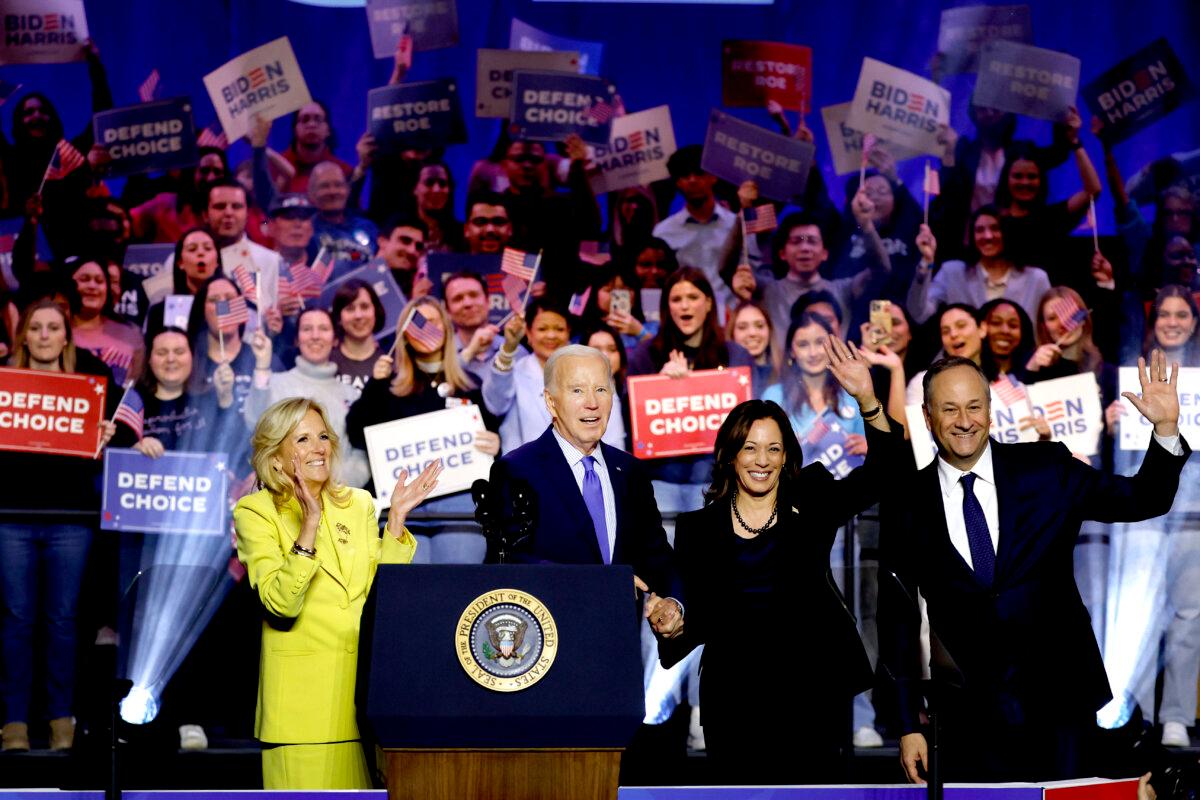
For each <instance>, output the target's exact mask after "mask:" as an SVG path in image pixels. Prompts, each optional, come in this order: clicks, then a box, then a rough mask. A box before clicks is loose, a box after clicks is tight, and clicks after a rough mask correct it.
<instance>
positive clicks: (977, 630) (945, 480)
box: [879, 351, 1191, 783]
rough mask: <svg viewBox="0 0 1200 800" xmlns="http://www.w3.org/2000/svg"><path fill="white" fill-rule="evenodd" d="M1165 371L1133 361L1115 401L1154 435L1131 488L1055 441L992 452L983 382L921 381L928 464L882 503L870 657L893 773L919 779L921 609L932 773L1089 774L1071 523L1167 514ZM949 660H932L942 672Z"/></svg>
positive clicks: (1170, 461)
mask: <svg viewBox="0 0 1200 800" xmlns="http://www.w3.org/2000/svg"><path fill="white" fill-rule="evenodd" d="M1177 376H1178V367H1177V366H1176V367H1175V369H1173V370H1168V368H1167V361H1166V358H1165V357H1164V356H1163V354H1162V353H1161V352H1159V351H1155V352H1154V353H1152V354H1151V358H1150V362H1149V364H1147V362H1146V361H1145V360H1144V359H1143V360H1141V361H1140V362H1139V379H1140V385H1141V394H1140V396H1139V395H1136V394H1133V393H1126V395H1125V396H1126V398H1128V399H1129V401H1130V402H1131V403H1133V405H1134V407H1135V408H1137V410H1138V411H1139V412H1140V413H1141V414H1142V416H1144V417H1145V418H1146V419H1147V421H1149V422H1150V423H1151V424H1152V425H1153V426H1154V437H1153V441H1152V442H1151V444H1150V447H1149V449H1148V450H1147V452H1146V456H1145V459H1144V460H1143V461H1142V466H1141V469H1140V470H1139V471H1138V474H1137V475H1135V476H1133V477H1131V478H1130V477H1122V476H1114V475H1110V474H1107V473H1105V472H1101V471H1099V470H1095V469H1093V468H1091V467H1090V466H1088V465H1086V464H1083V463H1081V462H1080V461H1079V460H1078V459H1076V458H1074V457H1072V455H1071V453H1070V452H1069V451H1068V450H1067V448H1066V447H1065V446H1063V445H1062V444H1060V443H1056V442H1032V443H1027V444H1002V443H1000V442H995V441H992V440H991V439H990V438H989V436H988V434H989V431H990V428H991V423H992V420H991V402H990V390H989V386H988V380H987V377H986V376H985V375H984V374H983V371H982V370H980V369H979V367H978V365H977V364H975V363H974V362H972V361H970V360H968V359H965V358H947V359H942V360H940V361H937V362H935V363H934V364H933V366H931V367H930V368H929V370H928V372H926V373H925V378H924V383H923V389H924V415H925V421H926V424H927V425H928V426H929V429H930V431H931V432H932V434H933V438H934V439H935V440H936V442H937V449H938V457H937V458H936V459H934V461H933V462H932V463H930V465H929V466H927V467H926V468H925V469H923V470H921V471H920V472H919V473H913V474H910V475H909V476H903V477H902V479H901V482H900V484H899V485H898V486H897V487H895V488H896V493H895V497H896V498H898V500H897V502H896V503H895V504H892V505H891V506H890V507H888V508H885V515H884V527H883V540H882V543H881V544H882V552H883V558H882V563H883V566H882V569H883V573H882V574H884V575H888V574H890V573H894V574H895V576H896V578H897V580H895V581H891V580H886V579H885V580H882V581H881V598H880V626H879V631H880V634H879V635H880V645H881V647H880V649H881V658H882V659H883V661H884V663H885V664H886V666H887V671H888V672H889V673H890V675H891V676H892V677H893V678H894V679H895V682H896V688H897V696H898V700H899V712H900V721H901V730H902V734H903V735H902V737H901V739H900V757H901V763H902V765H903V767H904V769H905V771H906V773H907V775H908V778H909V780H910V781H913V782H920V781H922V780H923V776H922V769H928V767H929V751H928V747H927V745H926V741H925V736H924V734H923V733H922V732H921V724H920V712H921V697H920V695H921V692H920V689H919V687H918V682H919V681H920V678H921V671H922V669H923V664H922V659H921V657H920V628H921V614H920V612H919V610H918V607H917V605H916V601H915V598H916V597H917V593H918V592H920V594H921V595H922V596H923V597H924V598H925V602H926V607H927V611H928V619H929V627H930V629H931V630H932V632H933V633H934V634H935V635H936V636H937V638H938V640H939V641H940V643H941V649H942V650H943V651H944V653H945V655H946V656H948V658H949V659H952V660H953V662H954V665H955V666H956V672H957V673H959V674H958V675H957V676H956V677H955V680H954V681H953V683H954V685H955V686H957V687H961V688H958V689H953V690H950V689H947V691H945V692H942V693H941V695H940V697H939V699H938V713H939V714H940V719H941V722H940V724H941V731H942V735H941V745H940V747H941V758H942V767H941V774H942V775H943V776H944V777H945V779H946V780H947V781H971V782H989V783H990V782H999V781H1013V780H1021V781H1043V780H1059V779H1071V778H1080V777H1084V776H1087V775H1092V774H1095V773H1094V772H1093V771H1092V769H1093V766H1092V765H1091V764H1090V763H1089V757H1090V756H1091V755H1092V754H1093V753H1094V752H1095V749H1094V744H1095V739H1094V737H1095V734H1096V712H1097V710H1099V709H1100V708H1101V707H1102V706H1103V705H1105V704H1106V703H1107V702H1108V701H1109V700H1110V699H1111V698H1112V692H1111V690H1110V687H1109V680H1108V676H1107V675H1106V674H1105V670H1104V663H1103V661H1102V659H1101V657H1100V652H1099V649H1098V647H1097V645H1096V639H1095V635H1094V634H1093V632H1092V626H1091V624H1090V622H1089V619H1088V614H1087V611H1086V609H1085V608H1084V605H1083V602H1082V600H1081V599H1080V594H1079V589H1078V588H1077V586H1076V580H1075V573H1074V564H1073V559H1072V551H1073V549H1074V547H1075V543H1076V540H1077V539H1078V538H1079V532H1080V526H1081V523H1082V522H1083V521H1084V520H1096V521H1100V522H1118V521H1123V522H1132V521H1137V520H1144V519H1149V518H1151V517H1154V516H1157V515H1159V514H1163V513H1166V511H1167V510H1168V509H1170V507H1171V503H1172V501H1173V500H1174V497H1175V492H1176V489H1177V487H1178V483H1179V474H1180V471H1181V470H1182V469H1183V465H1184V463H1185V462H1186V461H1187V458H1188V456H1189V455H1190V452H1191V450H1190V448H1189V447H1188V445H1187V443H1186V442H1185V441H1183V439H1182V437H1181V436H1180V435H1179V424H1178V423H1179V398H1178V395H1177V392H1176V380H1177ZM946 660H947V659H942V660H941V661H942V663H945V662H946Z"/></svg>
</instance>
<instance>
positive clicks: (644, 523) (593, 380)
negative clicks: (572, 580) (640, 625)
mask: <svg viewBox="0 0 1200 800" xmlns="http://www.w3.org/2000/svg"><path fill="white" fill-rule="evenodd" d="M545 385H546V390H545V399H546V407H547V408H548V409H549V411H550V416H551V418H552V420H553V421H552V424H551V426H550V427H549V428H547V429H546V432H545V433H543V434H542V435H541V436H540V437H538V438H537V439H535V440H534V441H532V442H529V443H527V444H525V445H522V446H521V447H518V448H517V449H516V450H514V451H512V452H511V453H506V454H505V455H504V457H503V458H501V459H499V460H497V461H496V462H495V463H494V464H493V466H492V479H491V483H492V488H493V492H494V494H495V496H496V497H498V498H499V501H500V504H501V517H502V519H501V524H502V525H503V526H504V527H505V529H506V530H508V531H513V530H515V529H516V528H518V527H519V526H520V522H521V521H520V519H519V518H518V517H519V516H520V513H519V512H514V510H513V499H514V497H515V496H516V495H517V494H518V493H519V492H522V491H523V492H525V493H527V494H528V495H529V496H530V501H531V502H530V506H531V508H530V509H529V517H530V519H531V522H532V530H531V533H530V535H529V537H528V538H526V539H525V540H523V541H521V542H520V543H518V544H517V545H516V546H515V547H514V548H513V550H512V552H510V553H509V554H508V555H507V556H506V558H508V559H509V560H511V561H514V562H517V563H525V564H530V563H534V564H536V563H547V562H548V563H553V564H629V565H631V566H632V567H633V571H634V585H635V587H636V588H637V589H640V590H641V591H643V592H649V594H648V595H647V596H646V605H645V609H644V611H645V614H646V616H647V617H648V618H649V619H650V622H651V624H652V625H653V627H654V628H655V630H656V631H657V632H659V633H662V634H665V635H677V634H678V633H679V632H680V631H681V630H682V624H683V607H682V605H681V604H680V603H679V601H677V600H675V598H677V597H680V596H681V594H680V592H679V584H678V575H677V573H676V571H675V568H674V556H673V552H672V550H671V546H670V545H669V544H668V543H667V536H666V532H665V531H664V530H663V526H662V517H661V516H660V515H659V512H658V505H657V504H656V503H655V501H654V489H653V487H652V486H651V484H650V479H649V478H647V477H646V475H645V473H644V472H643V471H642V469H641V467H640V465H639V464H638V463H637V461H636V460H635V459H634V458H633V457H632V456H631V455H629V454H628V453H626V452H625V451H623V450H618V449H616V448H614V447H610V446H609V445H607V444H605V443H603V442H601V441H600V437H601V436H603V435H604V431H605V428H606V427H607V425H608V416H609V413H610V412H611V411H612V403H613V393H614V391H615V387H614V385H613V378H612V367H611V365H610V363H609V361H608V357H607V356H605V355H604V354H603V353H601V352H600V351H599V350H596V349H594V348H591V347H584V346H582V345H568V346H566V347H563V348H560V349H559V350H556V351H555V352H554V354H553V355H551V356H550V358H549V359H547V361H546V367H545ZM494 545H495V542H494V541H489V552H488V559H487V560H488V561H489V562H494V561H495V560H496V559H497V553H496V552H495V548H494Z"/></svg>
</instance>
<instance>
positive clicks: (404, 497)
mask: <svg viewBox="0 0 1200 800" xmlns="http://www.w3.org/2000/svg"><path fill="white" fill-rule="evenodd" d="M441 474H442V460H441V459H440V458H439V459H438V460H437V461H433V462H431V463H430V464H429V466H427V467H426V468H425V469H423V470H421V474H420V475H418V476H417V477H416V478H415V479H414V480H413V481H412V483H409V484H405V481H407V480H408V470H406V469H402V470H400V475H399V477H398V478H397V479H396V488H395V489H393V490H392V507H391V508H390V509H388V530H390V531H391V532H392V535H393V536H396V537H399V536H400V535H401V532H402V531H403V530H404V520H406V519H408V512H410V511H412V510H413V509H414V508H416V507H417V506H418V505H420V504H421V502H422V501H424V500H425V498H426V497H428V496H429V493H430V492H432V491H433V488H434V487H435V486H437V479H438V476H439V475H441Z"/></svg>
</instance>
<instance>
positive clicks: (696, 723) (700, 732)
mask: <svg viewBox="0 0 1200 800" xmlns="http://www.w3.org/2000/svg"><path fill="white" fill-rule="evenodd" d="M687 746H688V749H689V750H696V751H699V752H703V750H704V726H703V725H701V724H700V706H693V707H692V718H691V719H690V720H689V721H688V740H687Z"/></svg>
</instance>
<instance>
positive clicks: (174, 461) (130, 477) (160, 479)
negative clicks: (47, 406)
mask: <svg viewBox="0 0 1200 800" xmlns="http://www.w3.org/2000/svg"><path fill="white" fill-rule="evenodd" d="M228 464H229V456H228V455H226V454H225V453H183V452H167V453H163V455H162V456H160V457H159V458H150V457H149V456H144V455H142V454H141V453H139V452H138V451H137V450H123V449H120V448H109V449H107V450H105V451H104V496H103V504H102V505H101V507H100V527H101V528H103V529H104V530H106V531H138V532H139V533H190V534H199V535H210V536H223V535H225V533H226V532H227V530H228V525H227V520H228V519H229V500H228V497H227V492H228V489H227V482H226V471H227V468H228Z"/></svg>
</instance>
